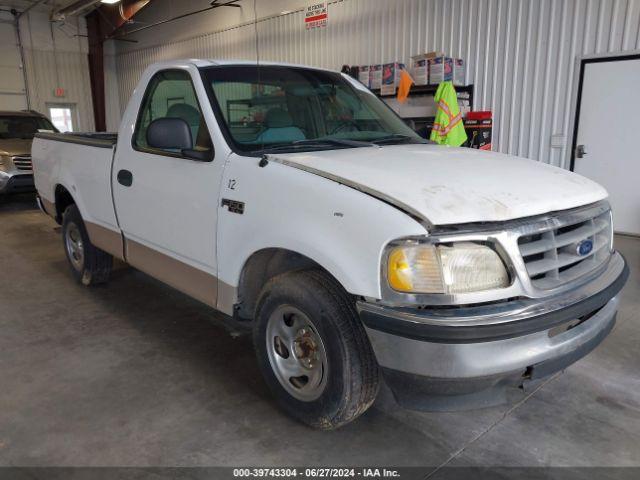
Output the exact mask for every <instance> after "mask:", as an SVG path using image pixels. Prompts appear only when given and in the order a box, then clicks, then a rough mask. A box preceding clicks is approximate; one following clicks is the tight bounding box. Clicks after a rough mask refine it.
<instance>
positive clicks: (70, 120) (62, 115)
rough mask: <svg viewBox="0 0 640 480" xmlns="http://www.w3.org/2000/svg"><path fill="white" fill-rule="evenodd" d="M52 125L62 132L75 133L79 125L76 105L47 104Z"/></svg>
mask: <svg viewBox="0 0 640 480" xmlns="http://www.w3.org/2000/svg"><path fill="white" fill-rule="evenodd" d="M47 110H48V111H49V118H50V119H51V123H53V124H54V125H55V127H56V128H57V129H58V130H60V131H61V132H63V133H64V132H74V131H75V127H76V125H77V122H76V118H75V115H76V113H75V110H76V109H75V105H72V104H60V103H49V104H47Z"/></svg>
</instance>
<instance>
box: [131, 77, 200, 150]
mask: <svg viewBox="0 0 640 480" xmlns="http://www.w3.org/2000/svg"><path fill="white" fill-rule="evenodd" d="M159 118H181V119H182V120H184V121H185V122H187V124H188V125H189V128H190V129H191V138H193V144H194V149H196V150H203V151H204V150H209V149H211V146H212V144H211V137H210V135H209V130H208V129H207V125H206V123H205V121H204V116H203V115H202V110H201V108H200V105H199V103H198V99H197V97H196V92H195V90H194V88H193V84H192V83H191V77H190V75H189V74H188V73H187V72H185V71H182V70H165V71H163V72H159V73H157V74H156V75H155V76H154V77H153V78H152V79H151V81H150V82H149V85H148V86H147V91H146V92H145V96H144V99H143V101H142V106H141V107H140V112H139V113H138V121H137V123H136V130H135V132H134V135H133V143H134V147H136V148H140V149H148V148H149V145H148V144H147V129H148V128H149V125H150V124H151V122H153V121H154V120H157V119H159ZM167 153H176V152H172V151H168V152H167Z"/></svg>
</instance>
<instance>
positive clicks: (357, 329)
mask: <svg viewBox="0 0 640 480" xmlns="http://www.w3.org/2000/svg"><path fill="white" fill-rule="evenodd" d="M256 312H257V313H256V321H255V326H254V344H255V348H256V354H257V356H258V363H259V365H260V369H261V371H262V374H263V376H264V378H265V380H266V382H267V384H268V386H269V388H270V389H271V391H272V393H273V394H274V396H275V398H276V400H277V401H278V403H279V404H280V406H281V407H282V408H283V409H284V410H285V411H286V412H287V413H289V414H290V415H291V416H293V417H295V418H297V419H298V420H300V421H302V422H304V423H306V424H308V425H310V426H312V427H315V428H320V429H324V430H331V429H335V428H338V427H340V426H342V425H345V424H347V423H349V422H351V421H352V420H354V419H355V418H357V417H358V416H360V415H361V414H362V413H364V412H365V411H366V410H367V409H368V408H369V407H370V406H371V404H372V403H373V401H374V400H375V398H376V395H377V393H378V385H379V384H378V382H379V371H378V365H377V362H376V359H375V356H374V354H373V351H372V349H371V345H370V344H369V339H368V338H367V334H366V332H365V331H364V328H363V326H362V324H361V322H360V319H359V317H358V313H357V312H356V310H355V305H354V302H353V299H352V298H351V297H350V296H349V295H348V294H347V293H346V292H345V291H344V290H343V289H342V287H341V286H340V285H339V284H338V283H337V282H336V281H335V280H334V279H333V278H332V277H330V276H329V275H327V274H326V273H324V272H322V271H318V270H307V271H299V272H291V273H286V274H283V275H280V276H277V277H275V278H274V279H272V280H270V281H269V282H268V283H267V285H266V286H265V287H264V289H263V291H262V293H261V295H260V299H259V301H258V305H257V308H256Z"/></svg>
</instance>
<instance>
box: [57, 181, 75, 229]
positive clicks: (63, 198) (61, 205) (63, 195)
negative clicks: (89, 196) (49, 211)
mask: <svg viewBox="0 0 640 480" xmlns="http://www.w3.org/2000/svg"><path fill="white" fill-rule="evenodd" d="M54 201H55V206H56V212H55V220H56V222H58V224H62V215H63V213H64V211H65V210H66V209H67V207H69V205H77V202H76V200H75V198H74V197H73V195H72V194H71V192H70V191H69V189H67V187H65V186H64V185H62V184H61V183H58V184H56V186H55V188H54Z"/></svg>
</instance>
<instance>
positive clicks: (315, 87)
mask: <svg viewBox="0 0 640 480" xmlns="http://www.w3.org/2000/svg"><path fill="white" fill-rule="evenodd" d="M202 75H203V79H204V82H205V85H206V87H207V88H210V90H209V94H210V95H211V98H212V101H213V102H214V109H217V110H218V112H219V116H220V117H222V119H223V120H224V125H222V127H223V129H224V130H226V132H225V133H226V134H227V135H226V136H227V139H228V140H229V141H230V142H232V143H233V146H234V147H235V149H236V150H239V151H242V152H247V153H261V152H266V151H270V150H277V151H280V152H287V151H291V152H293V151H310V150H329V149H337V148H358V147H362V146H371V145H372V144H385V145H389V144H394V143H425V142H426V141H425V140H423V139H422V138H421V137H420V136H418V135H417V134H416V133H415V132H414V131H413V130H411V128H409V127H408V126H407V125H406V124H405V123H404V122H403V121H402V119H400V117H398V116H397V115H396V114H395V113H394V112H393V111H392V110H391V109H390V108H389V107H388V106H387V105H385V104H384V103H383V102H382V101H381V100H380V99H378V98H377V97H376V96H375V95H374V94H372V93H371V92H370V91H369V90H368V89H367V88H365V87H364V86H362V85H361V84H359V83H357V82H356V81H355V80H354V81H353V82H352V81H350V80H349V79H346V78H344V77H343V76H342V75H340V74H338V73H333V72H328V71H322V70H314V69H306V68H299V67H281V66H260V67H256V66H225V67H211V68H206V69H203V70H202Z"/></svg>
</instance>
